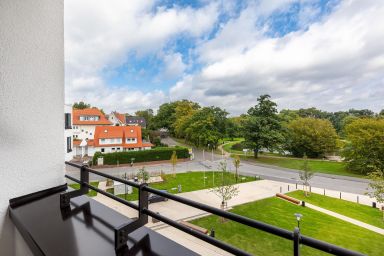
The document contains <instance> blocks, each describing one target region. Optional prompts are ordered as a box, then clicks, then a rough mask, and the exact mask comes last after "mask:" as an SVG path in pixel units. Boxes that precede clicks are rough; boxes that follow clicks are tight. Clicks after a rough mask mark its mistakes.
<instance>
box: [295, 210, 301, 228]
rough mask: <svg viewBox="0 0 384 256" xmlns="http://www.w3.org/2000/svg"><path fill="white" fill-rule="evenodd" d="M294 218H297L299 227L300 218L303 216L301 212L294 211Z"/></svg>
mask: <svg viewBox="0 0 384 256" xmlns="http://www.w3.org/2000/svg"><path fill="white" fill-rule="evenodd" d="M295 216H296V220H297V227H298V228H299V229H300V220H301V218H302V217H303V214H301V213H295Z"/></svg>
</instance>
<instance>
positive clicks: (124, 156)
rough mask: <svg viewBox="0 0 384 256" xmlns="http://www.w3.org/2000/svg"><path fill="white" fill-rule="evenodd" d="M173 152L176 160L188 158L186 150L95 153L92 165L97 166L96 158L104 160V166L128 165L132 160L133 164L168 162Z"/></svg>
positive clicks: (181, 148) (175, 148) (158, 149)
mask: <svg viewBox="0 0 384 256" xmlns="http://www.w3.org/2000/svg"><path fill="white" fill-rule="evenodd" d="M173 151H176V154H177V158H178V159H181V158H189V151H188V149H187V148H183V147H174V148H155V149H149V150H142V151H126V152H114V153H107V154H102V153H101V152H96V153H95V154H94V156H93V164H94V165H96V164H97V158H99V157H103V158H104V164H106V165H114V164H117V162H119V164H129V163H131V161H132V158H134V161H133V162H134V163H138V162H150V161H160V160H170V159H171V156H172V153H173Z"/></svg>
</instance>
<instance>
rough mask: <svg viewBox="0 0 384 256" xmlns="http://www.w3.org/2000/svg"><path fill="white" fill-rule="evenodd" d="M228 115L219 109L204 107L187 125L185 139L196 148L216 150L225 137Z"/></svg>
mask: <svg viewBox="0 0 384 256" xmlns="http://www.w3.org/2000/svg"><path fill="white" fill-rule="evenodd" d="M227 115H228V113H227V112H226V111H225V110H222V109H220V108H218V107H204V108H202V109H200V110H198V111H196V112H195V113H194V114H193V115H192V116H191V117H190V118H189V119H188V122H186V123H185V126H184V129H185V139H186V140H187V141H189V142H191V143H193V144H194V145H196V146H203V147H206V146H207V145H208V144H209V145H210V147H212V148H216V147H217V145H218V142H219V140H220V139H222V138H223V137H224V136H225V128H226V122H227V119H226V116H227Z"/></svg>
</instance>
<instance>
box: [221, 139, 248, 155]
mask: <svg viewBox="0 0 384 256" xmlns="http://www.w3.org/2000/svg"><path fill="white" fill-rule="evenodd" d="M237 143H239V141H233V142H229V143H227V144H225V145H224V146H223V149H224V151H226V152H228V153H232V154H244V152H243V151H242V150H233V149H232V146H233V145H235V144H237Z"/></svg>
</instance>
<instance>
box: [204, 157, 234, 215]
mask: <svg viewBox="0 0 384 256" xmlns="http://www.w3.org/2000/svg"><path fill="white" fill-rule="evenodd" d="M220 170H221V182H220V184H219V185H218V186H217V187H214V188H212V189H210V191H211V192H212V193H214V194H215V195H217V196H218V197H219V198H220V199H221V208H222V209H224V207H225V205H226V204H227V202H228V201H229V200H231V199H232V198H234V197H235V196H237V195H238V194H239V188H238V186H236V185H234V184H232V182H231V181H230V175H228V171H227V164H226V162H224V161H223V162H220ZM219 175H220V174H219Z"/></svg>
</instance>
